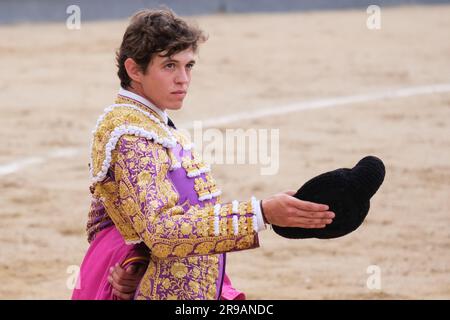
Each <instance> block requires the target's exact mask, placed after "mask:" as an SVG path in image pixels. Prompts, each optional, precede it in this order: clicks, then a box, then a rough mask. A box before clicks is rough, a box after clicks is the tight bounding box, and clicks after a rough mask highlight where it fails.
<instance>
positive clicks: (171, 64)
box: [166, 63, 175, 69]
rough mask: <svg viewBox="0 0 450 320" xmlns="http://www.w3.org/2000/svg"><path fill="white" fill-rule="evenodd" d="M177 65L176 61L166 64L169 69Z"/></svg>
mask: <svg viewBox="0 0 450 320" xmlns="http://www.w3.org/2000/svg"><path fill="white" fill-rule="evenodd" d="M174 67H175V63H168V64H166V68H167V69H173V68H174Z"/></svg>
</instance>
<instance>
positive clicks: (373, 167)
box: [273, 156, 385, 239]
mask: <svg viewBox="0 0 450 320" xmlns="http://www.w3.org/2000/svg"><path fill="white" fill-rule="evenodd" d="M384 175H385V168H384V164H383V162H382V161H381V160H380V159H378V158H377V157H374V156H367V157H365V158H363V159H361V160H360V161H359V162H358V163H357V164H356V166H355V167H353V168H352V169H347V168H341V169H337V170H334V171H330V172H326V173H323V174H321V175H319V176H317V177H315V178H313V179H311V180H309V181H308V182H306V183H305V184H304V185H303V186H302V187H301V188H300V189H299V190H298V191H297V193H296V194H295V195H294V197H296V198H298V199H301V200H305V201H311V202H316V203H322V204H327V205H328V206H329V208H330V209H329V210H330V211H333V212H334V213H335V214H336V216H335V218H334V219H333V222H332V223H331V224H329V225H327V226H326V227H325V228H321V229H304V228H292V227H279V226H276V225H273V230H274V231H275V232H276V233H277V234H279V235H280V236H282V237H285V238H290V239H304V238H318V239H329V238H337V237H341V236H343V235H346V234H348V233H350V232H352V231H354V230H356V229H357V228H358V227H359V226H360V225H361V224H362V223H363V221H364V219H365V217H366V216H367V213H368V212H369V207H370V202H369V201H370V198H371V197H372V196H373V195H374V194H375V192H377V190H378V188H379V187H380V185H381V184H382V183H383V180H384Z"/></svg>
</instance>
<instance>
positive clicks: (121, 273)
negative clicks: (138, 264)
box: [110, 264, 136, 281]
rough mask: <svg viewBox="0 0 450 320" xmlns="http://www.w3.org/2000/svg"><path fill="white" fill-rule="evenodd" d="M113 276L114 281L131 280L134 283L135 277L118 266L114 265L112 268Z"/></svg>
mask: <svg viewBox="0 0 450 320" xmlns="http://www.w3.org/2000/svg"><path fill="white" fill-rule="evenodd" d="M110 274H112V275H114V276H115V277H114V279H118V280H120V279H123V280H131V281H136V275H135V274H131V273H130V272H127V271H126V270H125V269H124V268H122V267H121V266H120V265H118V264H116V265H115V266H114V267H112V271H111V273H110Z"/></svg>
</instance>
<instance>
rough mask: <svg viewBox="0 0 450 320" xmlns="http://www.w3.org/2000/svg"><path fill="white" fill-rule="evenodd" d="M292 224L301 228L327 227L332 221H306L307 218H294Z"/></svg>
mask: <svg viewBox="0 0 450 320" xmlns="http://www.w3.org/2000/svg"><path fill="white" fill-rule="evenodd" d="M293 221H294V223H295V224H297V225H301V226H302V227H301V228H304V227H306V226H316V225H327V224H330V223H332V222H333V220H332V219H308V218H295V219H294V220H293Z"/></svg>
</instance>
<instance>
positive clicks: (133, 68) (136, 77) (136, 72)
mask: <svg viewBox="0 0 450 320" xmlns="http://www.w3.org/2000/svg"><path fill="white" fill-rule="evenodd" d="M124 65H125V69H126V70H127V73H128V76H129V77H130V78H131V80H133V81H135V82H137V83H141V79H142V76H143V73H142V70H141V68H140V67H139V65H138V64H137V63H136V62H135V61H134V60H133V59H132V58H127V59H126V60H125V63H124Z"/></svg>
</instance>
